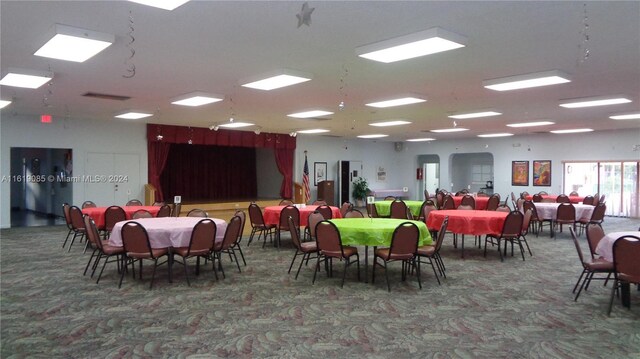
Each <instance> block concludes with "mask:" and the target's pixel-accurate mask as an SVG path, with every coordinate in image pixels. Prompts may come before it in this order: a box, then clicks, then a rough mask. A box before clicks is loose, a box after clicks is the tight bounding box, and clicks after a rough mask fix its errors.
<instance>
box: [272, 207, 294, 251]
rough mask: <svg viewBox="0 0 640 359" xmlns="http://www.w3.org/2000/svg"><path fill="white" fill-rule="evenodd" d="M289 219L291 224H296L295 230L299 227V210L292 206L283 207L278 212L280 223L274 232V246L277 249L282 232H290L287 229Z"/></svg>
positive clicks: (289, 229)
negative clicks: (290, 218)
mask: <svg viewBox="0 0 640 359" xmlns="http://www.w3.org/2000/svg"><path fill="white" fill-rule="evenodd" d="M289 217H293V222H294V223H295V224H296V229H298V228H299V227H300V210H299V209H298V208H296V207H295V206H293V205H288V206H285V207H284V208H283V209H282V210H281V211H280V221H279V223H278V229H277V231H276V246H278V247H280V240H281V237H282V232H289V231H291V230H292V229H291V228H289V221H288V218H289Z"/></svg>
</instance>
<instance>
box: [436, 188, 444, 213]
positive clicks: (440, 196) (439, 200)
mask: <svg viewBox="0 0 640 359" xmlns="http://www.w3.org/2000/svg"><path fill="white" fill-rule="evenodd" d="M444 196H445V194H444V192H442V191H439V192H436V207H438V209H442V206H444Z"/></svg>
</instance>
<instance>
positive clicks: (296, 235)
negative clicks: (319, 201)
mask: <svg viewBox="0 0 640 359" xmlns="http://www.w3.org/2000/svg"><path fill="white" fill-rule="evenodd" d="M318 214H319V213H318ZM319 215H320V214H319ZM320 216H321V215H320ZM309 217H311V216H309ZM287 220H288V221H289V227H291V228H296V227H295V223H294V222H293V218H292V217H289V218H288V219H287ZM317 223H320V222H317ZM317 223H316V224H317ZM309 224H310V225H311V218H309ZM307 227H308V226H307ZM312 232H313V233H314V234H315V227H314V228H313V230H312ZM291 241H292V242H293V245H294V246H295V247H296V253H295V254H294V255H293V258H292V259H291V264H290V265H289V270H288V271H287V273H291V268H293V263H294V262H295V261H296V258H298V256H299V255H302V259H301V260H300V265H298V271H297V272H296V277H295V279H298V274H300V269H301V268H302V263H303V262H304V261H305V260H306V261H307V263H308V262H309V259H310V258H311V255H312V254H316V255H317V254H318V245H317V244H316V241H310V242H300V231H299V230H296V229H294V230H292V231H291Z"/></svg>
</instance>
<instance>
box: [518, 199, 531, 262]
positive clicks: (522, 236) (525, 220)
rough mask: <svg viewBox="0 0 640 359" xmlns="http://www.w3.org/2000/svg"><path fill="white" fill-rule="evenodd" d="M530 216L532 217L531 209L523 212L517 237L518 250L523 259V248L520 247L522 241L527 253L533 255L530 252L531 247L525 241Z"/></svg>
mask: <svg viewBox="0 0 640 359" xmlns="http://www.w3.org/2000/svg"><path fill="white" fill-rule="evenodd" d="M531 218H533V211H532V210H531V209H528V210H526V211H525V212H524V218H523V219H522V231H521V232H520V237H518V239H517V241H518V245H519V246H520V251H521V253H522V259H523V260H524V250H523V247H522V243H524V244H525V245H526V246H527V251H528V252H529V255H530V256H532V257H533V253H532V252H531V248H530V247H529V242H527V234H529V228H530V224H531Z"/></svg>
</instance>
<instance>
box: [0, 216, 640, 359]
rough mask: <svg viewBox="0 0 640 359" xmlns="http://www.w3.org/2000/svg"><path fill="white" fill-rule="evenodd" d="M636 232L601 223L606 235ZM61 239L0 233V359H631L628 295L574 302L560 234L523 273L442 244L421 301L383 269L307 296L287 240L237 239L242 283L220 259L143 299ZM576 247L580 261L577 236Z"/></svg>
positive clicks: (158, 283)
mask: <svg viewBox="0 0 640 359" xmlns="http://www.w3.org/2000/svg"><path fill="white" fill-rule="evenodd" d="M639 225H640V221H639V220H632V219H620V218H607V219H606V220H605V223H604V228H605V231H607V232H611V231H617V230H635V229H637V228H638V226H639ZM66 232H67V231H66V227H64V226H55V227H31V228H16V229H6V230H2V231H1V232H0V236H1V238H0V260H1V261H0V327H1V331H0V334H1V342H0V344H1V348H0V356H1V357H2V358H138V357H141V358H324V357H330V358H333V357H340V358H354V357H366V358H390V357H395V358H590V359H591V358H640V292H638V291H636V290H635V288H633V289H632V294H631V309H630V310H629V309H627V308H623V307H622V305H621V304H620V302H619V300H616V301H615V302H614V306H613V311H612V313H611V316H607V315H606V309H607V305H608V300H609V295H610V288H611V284H609V285H608V286H606V287H603V285H602V281H594V282H593V283H592V286H591V287H590V288H589V290H588V291H587V292H584V293H583V294H581V296H580V298H579V299H578V301H577V302H574V300H573V294H572V293H571V290H572V289H573V285H574V284H575V282H576V280H577V278H578V275H579V274H580V272H581V270H582V267H581V265H580V263H579V261H578V257H577V254H576V251H575V247H574V245H573V242H572V241H571V238H570V236H569V233H568V232H565V233H559V234H558V236H557V238H556V239H553V238H549V236H548V233H542V234H540V236H539V237H536V236H535V235H534V234H530V235H529V236H528V239H529V244H530V246H531V249H532V251H533V254H534V256H533V257H530V256H528V254H527V255H526V261H522V258H521V257H520V256H519V253H518V252H517V249H516V254H515V255H514V256H513V257H511V256H510V255H508V256H507V258H506V259H505V261H504V262H500V258H499V255H498V253H497V251H496V250H495V249H493V250H491V251H489V253H487V257H486V258H485V257H484V256H483V253H482V250H480V249H478V248H473V246H472V243H473V242H472V241H471V240H470V239H471V238H467V246H466V248H465V258H464V259H462V258H461V257H460V251H459V249H455V248H453V245H452V240H451V236H450V235H448V236H447V238H446V239H445V243H444V245H443V248H442V256H443V258H444V261H445V264H446V266H447V278H446V279H443V281H442V285H438V283H437V282H436V280H435V278H434V276H433V272H432V271H431V268H429V267H428V266H423V267H422V279H423V289H422V290H420V289H419V288H418V285H417V282H416V278H415V276H409V277H408V279H407V281H405V282H402V281H401V280H400V276H401V275H400V265H399V263H393V264H391V269H390V272H389V278H390V280H391V293H389V292H387V288H386V284H385V282H384V275H383V273H382V272H377V276H376V277H377V278H376V279H377V280H376V283H375V284H371V283H365V282H364V281H362V282H358V281H357V278H356V267H355V266H350V267H349V268H348V270H347V277H346V282H345V285H344V288H340V280H341V275H342V266H341V265H339V264H338V265H335V266H334V277H332V278H328V277H327V276H326V274H325V273H324V272H321V273H318V278H317V280H316V283H315V284H314V285H312V284H311V279H312V277H313V270H312V268H313V266H312V264H313V263H312V262H310V263H309V266H303V267H302V271H301V273H300V276H299V277H298V279H297V280H294V276H295V267H294V271H292V274H287V269H288V267H289V263H290V261H291V258H292V257H293V252H294V251H293V248H292V247H291V244H290V242H289V241H288V239H283V247H282V248H280V249H276V248H274V247H272V246H266V248H262V246H261V243H260V244H252V245H251V246H250V247H246V242H247V240H246V238H245V239H243V243H242V246H243V250H244V253H245V257H246V260H247V266H246V267H244V266H243V267H242V273H238V271H237V268H236V267H235V263H232V262H230V260H229V258H228V257H223V264H224V268H225V273H226V279H223V278H222V277H220V280H218V281H216V280H215V278H214V276H213V272H212V270H211V266H210V265H211V264H210V263H209V264H208V265H207V266H205V267H203V268H202V271H201V273H200V275H199V276H198V277H196V276H195V275H194V274H193V271H191V272H190V278H191V286H190V287H189V286H188V285H187V283H186V280H185V277H184V271H183V268H182V266H180V265H176V266H175V267H174V278H173V283H168V276H167V274H168V273H167V267H166V266H161V267H159V268H158V271H157V273H156V280H155V283H154V287H153V289H151V290H149V280H150V277H151V275H150V272H151V266H150V265H148V264H147V265H146V266H145V267H144V274H143V279H142V280H140V279H138V278H136V279H133V278H132V277H131V275H130V274H128V275H127V276H126V277H125V279H124V282H123V284H122V289H118V280H119V275H118V273H117V269H116V266H115V263H112V264H109V265H107V269H106V270H105V273H104V275H103V277H102V279H101V280H100V283H99V284H96V283H95V278H93V279H92V278H90V277H89V275H87V276H83V275H82V271H83V270H84V266H85V264H86V263H87V260H88V258H89V253H88V252H87V253H85V254H83V252H82V250H83V245H79V244H77V243H76V244H74V246H73V247H72V248H71V251H70V252H69V253H67V251H66V249H64V250H63V249H62V247H61V245H62V242H63V240H64V236H65V235H66ZM581 244H582V246H583V250H584V251H588V247H587V244H586V239H585V237H584V236H582V237H581ZM359 250H360V253H361V257H362V256H363V254H364V248H359ZM193 263H195V262H192V265H191V267H190V269H191V270H193V268H194V265H193ZM378 270H379V269H378ZM362 274H363V275H364V268H362ZM369 274H370V271H369Z"/></svg>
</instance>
